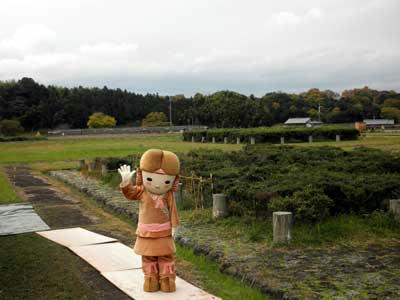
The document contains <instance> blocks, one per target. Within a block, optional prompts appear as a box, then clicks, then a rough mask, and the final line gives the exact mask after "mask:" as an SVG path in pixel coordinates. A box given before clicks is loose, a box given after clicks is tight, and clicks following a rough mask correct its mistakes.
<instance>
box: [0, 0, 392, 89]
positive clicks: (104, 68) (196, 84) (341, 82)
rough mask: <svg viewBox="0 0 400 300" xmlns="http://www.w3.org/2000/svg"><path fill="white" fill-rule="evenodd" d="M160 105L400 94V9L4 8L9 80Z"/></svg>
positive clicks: (365, 0)
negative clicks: (180, 99)
mask: <svg viewBox="0 0 400 300" xmlns="http://www.w3.org/2000/svg"><path fill="white" fill-rule="evenodd" d="M25 76H27V77H32V78H34V79H35V80H37V81H39V82H40V83H43V84H55V85H61V86H68V87H72V86H78V85H83V86H99V87H103V86H104V85H107V86H108V87H111V88H121V89H127V90H130V91H134V92H139V93H146V92H150V93H160V94H162V95H165V94H168V95H174V94H182V93H183V94H185V95H187V96H190V95H193V94H194V93H196V92H201V93H206V94H208V93H213V92H215V91H218V90H225V89H229V90H234V91H237V92H241V93H244V94H247V95H249V94H251V93H253V94H255V95H263V94H265V93H266V92H270V91H278V90H281V91H285V92H299V91H304V90H307V89H309V88H312V87H317V88H320V89H332V90H335V91H338V92H340V91H342V90H343V89H346V88H354V87H363V86H365V85H368V86H369V87H371V88H376V89H394V90H397V91H400V86H399V85H400V1H399V0H307V1H305V0H301V1H296V0H280V1H267V0H246V1H244V0H145V1H144V0H141V1H136V0H126V1H125V0H114V1H110V0H108V1H103V0H34V1H33V0H25V1H21V0H1V8H0V80H9V79H20V78H21V77H25Z"/></svg>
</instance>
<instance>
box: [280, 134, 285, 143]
mask: <svg viewBox="0 0 400 300" xmlns="http://www.w3.org/2000/svg"><path fill="white" fill-rule="evenodd" d="M284 143H285V137H284V136H282V137H281V145H283V144H284Z"/></svg>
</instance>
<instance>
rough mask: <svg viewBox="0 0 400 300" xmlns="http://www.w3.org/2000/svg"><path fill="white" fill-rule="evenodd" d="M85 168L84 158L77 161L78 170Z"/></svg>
mask: <svg viewBox="0 0 400 300" xmlns="http://www.w3.org/2000/svg"><path fill="white" fill-rule="evenodd" d="M84 168H85V160H84V159H81V160H80V161H79V170H83V169H84Z"/></svg>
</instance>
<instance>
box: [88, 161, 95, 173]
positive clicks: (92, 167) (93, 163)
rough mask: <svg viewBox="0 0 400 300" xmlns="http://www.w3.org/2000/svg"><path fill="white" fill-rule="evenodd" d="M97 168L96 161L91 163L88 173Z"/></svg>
mask: <svg viewBox="0 0 400 300" xmlns="http://www.w3.org/2000/svg"><path fill="white" fill-rule="evenodd" d="M95 167H96V163H95V162H94V161H92V162H90V163H89V164H88V171H89V172H93V171H94V169H95Z"/></svg>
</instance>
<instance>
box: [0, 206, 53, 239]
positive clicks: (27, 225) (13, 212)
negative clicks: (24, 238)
mask: <svg viewBox="0 0 400 300" xmlns="http://www.w3.org/2000/svg"><path fill="white" fill-rule="evenodd" d="M49 229H50V228H49V226H47V224H46V223H45V222H43V220H42V219H41V218H40V217H39V216H38V214H37V213H35V211H34V210H33V207H32V205H31V204H29V203H14V204H4V205H0V235H10V234H18V233H24V232H35V231H42V230H49Z"/></svg>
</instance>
